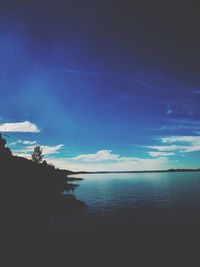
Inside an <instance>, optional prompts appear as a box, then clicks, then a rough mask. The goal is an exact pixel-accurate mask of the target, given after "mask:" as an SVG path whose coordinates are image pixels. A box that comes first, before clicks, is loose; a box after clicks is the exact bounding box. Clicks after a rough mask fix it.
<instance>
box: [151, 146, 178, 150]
mask: <svg viewBox="0 0 200 267" xmlns="http://www.w3.org/2000/svg"><path fill="white" fill-rule="evenodd" d="M146 147H147V148H150V149H155V150H158V151H174V150H178V149H180V146H177V145H170V146H146ZM181 147H182V146H181Z"/></svg>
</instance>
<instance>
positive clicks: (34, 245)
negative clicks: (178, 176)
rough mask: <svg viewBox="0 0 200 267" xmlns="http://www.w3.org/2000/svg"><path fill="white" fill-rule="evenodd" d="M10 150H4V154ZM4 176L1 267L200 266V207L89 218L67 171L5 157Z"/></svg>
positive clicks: (1, 163) (0, 166)
mask: <svg viewBox="0 0 200 267" xmlns="http://www.w3.org/2000/svg"><path fill="white" fill-rule="evenodd" d="M4 149H5V144H4V146H3V150H4ZM0 172H1V187H0V188H1V197H2V202H1V203H2V204H3V205H2V206H3V207H2V209H1V243H2V246H1V247H2V249H1V254H2V257H1V260H3V259H4V263H3V264H1V266H49V265H50V266H136V267H138V266H161V267H162V266H199V243H200V241H199V240H200V214H199V211H200V209H199V208H200V205H199V203H197V205H196V206H195V207H194V206H192V207H190V206H188V207H185V208H184V209H182V210H180V209H178V210H176V209H175V208H174V209H173V208H172V209H170V210H162V211H161V212H160V211H159V212H158V211H157V210H153V209H152V210H150V209H148V210H138V211H136V212H135V213H134V214H129V215H126V216H118V215H112V216H100V215H90V214H88V213H87V209H86V206H85V204H84V203H83V202H81V201H79V200H77V199H76V198H75V197H74V196H73V195H69V196H66V197H60V192H61V191H62V190H63V184H65V185H64V187H69V189H70V187H71V188H72V186H70V183H69V182H70V180H71V179H68V181H67V182H65V180H66V173H65V172H63V171H59V170H56V169H55V168H53V167H50V166H44V164H41V165H37V164H34V163H33V162H31V161H28V160H26V159H22V158H16V157H12V156H11V154H10V153H9V151H8V150H7V152H5V151H4V153H3V154H1V158H0Z"/></svg>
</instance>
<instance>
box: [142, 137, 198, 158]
mask: <svg viewBox="0 0 200 267" xmlns="http://www.w3.org/2000/svg"><path fill="white" fill-rule="evenodd" d="M160 141H161V143H165V144H167V145H160V146H147V148H150V149H154V150H157V151H160V152H166V151H174V152H177V153H178V152H180V153H188V152H196V151H200V136H170V137H163V138H161V139H160ZM149 154H150V152H149Z"/></svg>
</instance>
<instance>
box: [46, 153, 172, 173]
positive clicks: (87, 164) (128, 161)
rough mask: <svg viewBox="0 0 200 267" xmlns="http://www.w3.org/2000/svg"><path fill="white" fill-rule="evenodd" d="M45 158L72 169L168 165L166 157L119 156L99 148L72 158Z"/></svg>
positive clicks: (149, 167) (109, 169) (94, 169)
mask: <svg viewBox="0 0 200 267" xmlns="http://www.w3.org/2000/svg"><path fill="white" fill-rule="evenodd" d="M47 160H48V162H49V163H53V164H54V165H55V166H56V167H59V168H62V169H70V170H74V171H103V170H104V171H122V170H126V171H134V170H135V171H136V170H159V169H164V168H167V166H168V160H167V158H166V157H159V158H156V159H146V158H138V157H121V156H120V155H117V154H113V153H112V151H111V150H100V151H97V152H96V153H95V154H84V155H79V156H77V157H73V158H51V159H47Z"/></svg>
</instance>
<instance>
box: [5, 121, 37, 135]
mask: <svg viewBox="0 0 200 267" xmlns="http://www.w3.org/2000/svg"><path fill="white" fill-rule="evenodd" d="M0 131H1V132H27V133H28V132H30V133H38V132H40V129H39V128H38V126H37V125H36V124H34V123H31V122H29V121H24V122H13V123H2V124H0Z"/></svg>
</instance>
